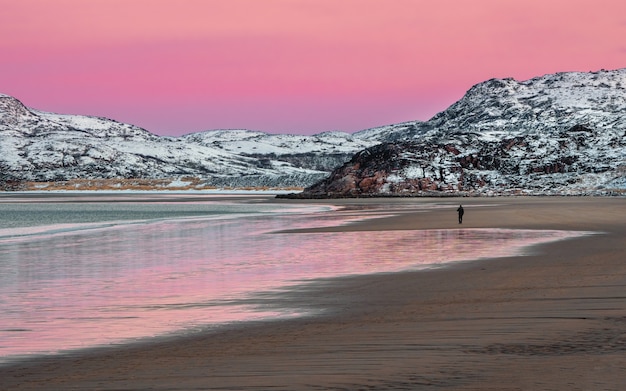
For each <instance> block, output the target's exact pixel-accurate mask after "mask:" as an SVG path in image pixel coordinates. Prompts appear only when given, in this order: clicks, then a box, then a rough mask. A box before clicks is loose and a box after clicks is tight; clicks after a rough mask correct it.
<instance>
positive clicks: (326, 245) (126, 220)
mask: <svg viewBox="0 0 626 391" xmlns="http://www.w3.org/2000/svg"><path fill="white" fill-rule="evenodd" d="M258 201H259V199H258V197H256V198H255V197H240V198H233V197H229V198H226V197H217V196H211V197H210V196H198V195H165V194H152V195H150V194H146V195H103V194H99V195H81V196H77V195H73V196H72V195H63V194H61V195H56V196H50V195H48V196H45V197H37V196H33V195H26V196H11V195H6V194H5V195H3V197H2V198H0V363H1V362H6V361H10V360H14V359H18V358H20V357H24V356H27V355H30V354H49V353H55V352H58V351H62V350H69V349H77V348H84V347H93V346H98V345H108V344H115V343H123V342H125V341H129V340H136V339H138V338H143V337H150V336H158V335H163V334H167V333H171V332H177V331H181V330H193V329H195V328H203V327H207V326H210V325H217V324H223V323H225V322H233V321H245V320H251V319H258V318H276V317H285V316H297V315H299V314H300V313H301V312H302V311H304V310H303V309H298V308H284V309H271V310H269V309H267V308H266V309H263V308H253V307H250V306H247V305H244V304H242V303H243V299H245V298H249V297H254V295H255V294H258V293H260V292H267V291H269V290H274V289H278V288H283V287H286V286H289V285H293V284H297V283H301V282H303V281H307V280H312V279H316V278H321V277H333V276H342V275H351V274H366V273H376V272H393V271H400V270H409V269H419V268H424V267H429V266H432V265H433V264H442V263H448V262H454V261H461V260H469V259H477V258H486V257H499V256H507V255H512V254H519V253H520V252H521V251H522V249H523V248H524V247H526V246H528V245H531V244H537V243H541V242H546V241H551V240H557V239H562V238H567V237H572V236H576V235H580V233H573V232H564V231H530V230H495V229H458V230H430V231H382V232H345V233H310V234H304V233H276V231H280V230H284V229H293V228H306V227H318V226H329V225H338V224H344V223H347V222H349V221H350V220H355V219H361V218H364V217H366V216H369V217H374V216H377V214H376V207H375V206H374V207H372V208H373V210H369V211H367V212H364V211H363V212H359V211H350V212H347V211H341V210H337V209H336V208H330V207H323V206H313V205H311V206H307V205H295V206H291V205H284V204H280V205H279V204H271V203H267V202H263V203H260V202H258ZM430 207H434V206H427V205H425V206H421V208H426V209H424V210H425V211H426V212H427V208H430ZM438 207H450V208H451V210H453V209H452V208H454V205H445V204H444V205H438ZM396 208H397V210H396V212H397V213H402V212H403V211H406V208H407V207H406V205H405V206H402V205H400V206H396ZM403 208H404V209H403ZM453 213H454V212H452V216H454V215H453Z"/></svg>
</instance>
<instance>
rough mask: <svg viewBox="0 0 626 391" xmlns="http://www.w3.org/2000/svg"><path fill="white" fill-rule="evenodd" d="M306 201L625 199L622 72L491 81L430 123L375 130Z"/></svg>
mask: <svg viewBox="0 0 626 391" xmlns="http://www.w3.org/2000/svg"><path fill="white" fill-rule="evenodd" d="M367 135H377V137H378V138H380V139H383V140H384V141H385V142H386V143H385V144H383V145H378V146H374V147H371V148H368V149H366V150H364V151H362V152H360V153H358V154H356V155H355V156H354V157H353V158H352V159H351V160H350V161H349V162H347V163H346V164H345V165H343V166H342V167H340V168H338V169H336V170H335V171H334V172H333V173H332V174H331V176H330V177H329V178H327V179H325V180H322V181H320V182H319V183H316V184H314V185H313V186H311V187H310V188H308V189H305V192H304V193H303V194H302V196H304V197H326V196H366V195H370V196H371V195H389V194H409V195H410V194H448V193H450V194H459V192H460V193H463V194H475V195H479V194H624V193H625V192H626V69H620V70H614V71H604V70H602V71H598V72H590V73H582V72H568V73H557V74H552V75H545V76H542V77H537V78H533V79H531V80H527V81H516V80H514V79H492V80H489V81H486V82H484V83H480V84H477V85H475V86H474V87H472V88H471V89H470V90H469V91H468V92H467V93H466V95H465V96H464V97H463V98H462V99H461V100H459V101H458V102H456V103H454V104H453V105H452V106H450V107H449V108H448V109H447V110H445V111H443V112H441V113H439V114H437V115H436V116H435V117H433V118H432V119H431V120H429V121H426V122H407V123H403V124H398V125H391V126H387V127H382V128H377V129H371V130H368V131H364V132H362V133H361V136H365V137H367Z"/></svg>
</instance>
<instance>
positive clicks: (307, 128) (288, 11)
mask: <svg viewBox="0 0 626 391" xmlns="http://www.w3.org/2000/svg"><path fill="white" fill-rule="evenodd" d="M0 37H2V38H1V39H0V93H5V94H9V95H12V96H15V97H16V98H18V99H20V100H22V102H24V103H25V104H26V105H27V106H30V107H34V108H38V109H41V110H46V111H53V112H58V113H65V114H87V115H98V116H105V117H109V118H113V119H116V120H118V121H122V122H127V123H132V124H135V125H138V126H141V127H143V128H146V129H147V130H149V131H151V132H153V133H157V134H161V135H179V134H184V133H190V132H196V131H202V130H208V129H218V128H245V129H253V130H262V131H266V132H270V133H302V134H311V133H317V132H321V131H327V130H343V131H349V132H353V131H356V130H362V129H366V128H369V127H374V126H379V125H385V124H390V123H396V122H402V121H409V120H416V119H421V120H426V119H428V118H430V117H431V116H432V115H434V114H435V113H437V112H439V111H441V110H443V109H445V108H446V107H448V106H449V105H450V104H452V103H453V102H454V101H456V100H457V99H459V98H460V97H461V96H462V95H463V94H464V92H465V91H466V90H467V89H468V88H469V87H471V86H472V85H473V84H475V83H477V82H480V81H483V80H486V79H489V78H492V77H515V78H517V79H521V80H524V79H528V78H531V77H533V76H539V75H543V74H546V73H553V72H558V71H592V70H598V69H602V68H605V69H616V68H622V67H626V38H625V37H626V1H624V0H472V1H466V0H88V1H87V0H0Z"/></svg>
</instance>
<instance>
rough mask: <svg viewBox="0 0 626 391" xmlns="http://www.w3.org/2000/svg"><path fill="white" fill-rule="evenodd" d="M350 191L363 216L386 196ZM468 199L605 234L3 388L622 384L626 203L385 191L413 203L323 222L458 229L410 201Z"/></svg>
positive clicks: (338, 294)
mask: <svg viewBox="0 0 626 391" xmlns="http://www.w3.org/2000/svg"><path fill="white" fill-rule="evenodd" d="M284 202H292V201H287V200H286V201H284ZM293 202H296V201H293ZM320 202H324V201H320ZM326 202H328V201H326ZM339 202H340V203H343V204H345V205H346V206H351V207H355V208H356V209H355V210H359V209H360V210H361V212H359V213H363V211H367V208H368V205H374V204H376V203H380V202H381V201H380V200H342V201H339ZM458 202H462V203H463V205H464V207H465V210H466V214H465V219H464V224H463V228H473V227H501V228H531V229H566V230H581V231H598V232H603V234H600V235H592V236H586V237H582V238H578V239H573V240H567V241H562V242H556V243H551V244H547V245H542V246H540V247H538V248H535V249H534V252H533V254H534V255H530V256H525V257H510V258H503V259H494V260H483V261H475V262H468V263H462V264H457V265H455V266H453V267H448V268H443V269H434V270H429V271H421V272H405V273H395V274H386V275H372V276H364V277H352V278H343V279H336V280H331V281H324V282H320V283H318V284H314V285H308V286H303V287H302V288H301V289H300V290H298V291H296V292H292V293H290V294H288V295H285V296H284V297H274V298H272V300H278V301H282V302H288V301H291V302H293V303H294V304H298V303H306V304H307V305H309V306H311V307H317V308H322V309H325V310H326V312H325V313H324V314H322V315H320V316H315V317H308V318H301V319H292V320H284V321H277V322H264V323H263V322H261V323H255V324H249V325H246V326H245V327H243V326H240V327H231V328H225V329H223V330H219V331H214V332H207V333H205V334H199V335H194V336H189V337H181V338H176V339H169V340H162V341H159V342H154V343H150V344H143V345H138V346H127V347H120V348H115V349H104V350H97V351H91V352H86V353H82V354H80V355H78V354H76V355H69V356H67V357H56V358H48V359H41V360H35V361H29V362H26V363H20V364H18V365H14V366H5V367H0V389H2V390H40V389H41V390H148V389H150V390H198V389H202V390H213V389H216V390H268V389H272V390H328V389H330V390H396V389H397V390H430V389H432V390H622V389H623V388H624V386H625V385H626V221H625V220H626V199H624V198H621V199H618V198H611V199H607V198H493V199H491V198H472V199H463V200H453V199H441V200H420V199H416V200H408V199H400V200H388V201H387V200H385V201H384V202H383V203H388V204H389V205H390V206H394V207H398V206H401V207H405V209H406V210H405V211H404V212H403V213H402V214H400V215H399V216H395V217H384V218H379V219H374V220H367V221H364V222H361V223H355V224H352V225H349V226H344V227H339V228H326V229H324V230H325V231H332V230H392V229H433V228H452V229H454V228H458V224H457V222H456V216H455V212H454V209H452V208H447V209H436V210H433V211H430V212H427V213H424V212H418V211H412V210H411V205H412V203H413V204H419V203H445V204H456V203H458ZM328 203H333V204H335V203H336V202H328ZM378 212H380V210H379V211H378ZM365 213H367V212H365ZM415 251H416V254H418V253H419V243H416V244H415Z"/></svg>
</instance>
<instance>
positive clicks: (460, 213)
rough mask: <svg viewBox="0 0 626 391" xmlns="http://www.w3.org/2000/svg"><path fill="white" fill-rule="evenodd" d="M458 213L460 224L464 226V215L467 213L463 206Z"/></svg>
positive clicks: (460, 206)
mask: <svg viewBox="0 0 626 391" xmlns="http://www.w3.org/2000/svg"><path fill="white" fill-rule="evenodd" d="M456 211H457V212H459V224H463V213H465V211H464V210H463V205H459V207H458V209H457V210H456Z"/></svg>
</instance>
